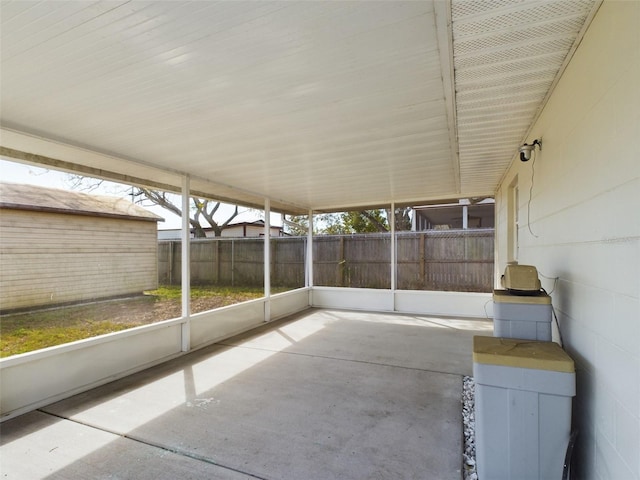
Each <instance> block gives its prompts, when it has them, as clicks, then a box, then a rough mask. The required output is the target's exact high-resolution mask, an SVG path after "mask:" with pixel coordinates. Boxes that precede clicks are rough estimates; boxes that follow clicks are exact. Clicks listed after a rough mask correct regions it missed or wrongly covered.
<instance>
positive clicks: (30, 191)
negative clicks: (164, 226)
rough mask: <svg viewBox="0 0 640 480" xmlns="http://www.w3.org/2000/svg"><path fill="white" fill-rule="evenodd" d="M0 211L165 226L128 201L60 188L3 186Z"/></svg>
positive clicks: (0, 189) (160, 218) (0, 187)
mask: <svg viewBox="0 0 640 480" xmlns="http://www.w3.org/2000/svg"><path fill="white" fill-rule="evenodd" d="M0 208H5V209H12V210H30V211H36V212H51V213H65V214H72V215H88V216H94V217H110V218H124V219H130V220H145V221H150V222H162V221H164V219H163V218H162V217H160V216H158V215H156V214H154V213H152V212H150V211H148V210H146V209H144V208H142V207H140V206H138V205H135V204H133V203H131V202H130V201H129V200H127V199H126V198H121V197H111V196H107V195H93V194H91V195H89V194H87V193H81V192H71V191H68V190H60V189H57V188H46V187H38V186H35V185H21V184H17V183H0Z"/></svg>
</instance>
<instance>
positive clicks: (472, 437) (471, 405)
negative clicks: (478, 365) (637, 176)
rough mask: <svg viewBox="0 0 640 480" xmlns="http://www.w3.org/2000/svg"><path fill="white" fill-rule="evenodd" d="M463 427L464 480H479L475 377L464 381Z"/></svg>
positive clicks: (465, 378) (466, 378)
mask: <svg viewBox="0 0 640 480" xmlns="http://www.w3.org/2000/svg"><path fill="white" fill-rule="evenodd" d="M462 426H463V432H464V451H463V454H462V457H463V462H464V463H463V464H464V480H478V473H477V472H476V432H475V430H476V417H475V382H474V381H473V377H466V376H465V377H463V379H462Z"/></svg>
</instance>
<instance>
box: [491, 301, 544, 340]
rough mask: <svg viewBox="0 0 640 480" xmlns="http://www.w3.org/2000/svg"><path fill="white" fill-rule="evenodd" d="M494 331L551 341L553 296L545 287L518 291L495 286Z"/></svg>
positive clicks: (494, 333)
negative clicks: (517, 293)
mask: <svg viewBox="0 0 640 480" xmlns="http://www.w3.org/2000/svg"><path fill="white" fill-rule="evenodd" d="M493 335H494V336H495V337H503V338H522V339H526V340H542V341H547V342H548V341H551V297H550V296H549V295H547V294H546V293H545V292H543V291H539V292H536V293H535V294H529V295H515V294H513V293H510V292H509V291H507V290H494V291H493Z"/></svg>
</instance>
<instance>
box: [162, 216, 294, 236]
mask: <svg viewBox="0 0 640 480" xmlns="http://www.w3.org/2000/svg"><path fill="white" fill-rule="evenodd" d="M246 227H251V228H253V229H254V230H253V231H254V232H255V229H263V228H264V220H256V221H254V222H236V223H230V224H229V225H227V226H226V227H224V229H223V237H224V236H226V237H237V238H241V237H246V236H247V231H246ZM239 229H243V231H242V234H240V235H233V232H237V231H238V230H239ZM203 230H204V231H205V233H212V232H213V228H211V227H204V228H203ZM190 231H191V235H192V237H193V234H194V232H195V228H191V229H190ZM271 232H272V233H271V236H272V237H273V236H274V235H273V232H277V233H278V234H279V236H289V235H287V234H286V233H285V232H284V231H283V227H282V226H281V225H271ZM229 233H231V234H230V235H229ZM260 235H262V234H260ZM251 236H252V235H251ZM179 238H180V229H179V228H173V229H165V230H158V239H160V240H173V239H179Z"/></svg>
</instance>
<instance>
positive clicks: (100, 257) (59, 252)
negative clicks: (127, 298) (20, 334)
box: [0, 209, 157, 310]
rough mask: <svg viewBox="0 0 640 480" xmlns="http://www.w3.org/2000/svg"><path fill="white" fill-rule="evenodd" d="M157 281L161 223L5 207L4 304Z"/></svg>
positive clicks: (0, 300)
mask: <svg viewBox="0 0 640 480" xmlns="http://www.w3.org/2000/svg"><path fill="white" fill-rule="evenodd" d="M156 285H157V232H156V223H155V222H148V221H135V220H120V219H112V218H100V217H90V216H84V215H66V214H55V213H41V212H30V211H20V210H5V209H3V210H2V212H1V213H0V309H1V310H9V309H15V308H26V307H32V306H43V305H51V304H59V303H65V302H75V301H85V300H93V299H98V298H107V297H112V296H117V295H127V294H135V293H140V292H142V291H143V290H146V289H152V288H155V287H156Z"/></svg>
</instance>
